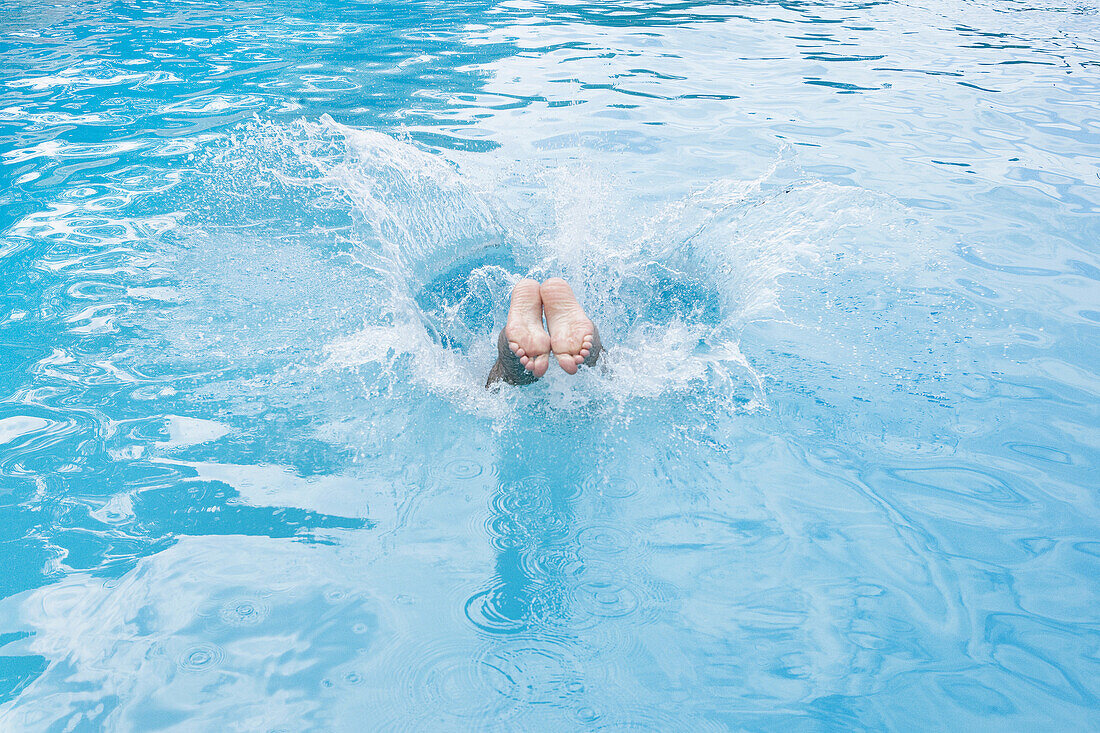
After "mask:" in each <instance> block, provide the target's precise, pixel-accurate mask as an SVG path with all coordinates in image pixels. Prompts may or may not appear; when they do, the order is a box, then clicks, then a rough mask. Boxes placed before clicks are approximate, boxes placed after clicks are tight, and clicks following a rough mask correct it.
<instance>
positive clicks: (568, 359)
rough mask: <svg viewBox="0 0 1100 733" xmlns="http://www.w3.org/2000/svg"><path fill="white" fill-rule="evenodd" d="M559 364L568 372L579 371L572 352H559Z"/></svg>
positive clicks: (574, 372)
mask: <svg viewBox="0 0 1100 733" xmlns="http://www.w3.org/2000/svg"><path fill="white" fill-rule="evenodd" d="M556 356H557V357H558V364H560V365H561V368H562V369H564V370H565V372H566V374H576V373H577V362H576V361H574V360H573V355H572V354H557V355H556Z"/></svg>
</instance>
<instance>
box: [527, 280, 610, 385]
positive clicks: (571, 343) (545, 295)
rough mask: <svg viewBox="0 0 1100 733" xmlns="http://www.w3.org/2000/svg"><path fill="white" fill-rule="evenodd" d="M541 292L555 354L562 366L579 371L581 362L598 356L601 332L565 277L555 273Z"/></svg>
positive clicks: (543, 285)
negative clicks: (557, 275) (563, 278)
mask: <svg viewBox="0 0 1100 733" xmlns="http://www.w3.org/2000/svg"><path fill="white" fill-rule="evenodd" d="M540 292H541V295H542V308H543V310H544V311H545V313H546V325H547V327H548V328H549V330H550V345H551V347H552V348H553V349H554V356H556V357H557V358H558V364H561V368H562V369H564V370H565V371H566V372H568V373H569V374H576V373H577V369H578V368H579V367H580V365H581V364H584V363H586V362H587V363H589V364H592V363H594V362H595V359H596V357H597V356H599V353H600V336H599V332H598V331H597V330H596V326H595V324H593V323H592V321H591V320H589V318H588V316H586V315H585V314H584V308H582V307H581V304H580V303H578V302H577V296H575V295H573V289H572V288H570V287H569V283H567V282H565V280H562V279H561V278H560V277H552V278H550V279H549V280H547V281H546V282H544V283H543V284H542V287H541V288H540Z"/></svg>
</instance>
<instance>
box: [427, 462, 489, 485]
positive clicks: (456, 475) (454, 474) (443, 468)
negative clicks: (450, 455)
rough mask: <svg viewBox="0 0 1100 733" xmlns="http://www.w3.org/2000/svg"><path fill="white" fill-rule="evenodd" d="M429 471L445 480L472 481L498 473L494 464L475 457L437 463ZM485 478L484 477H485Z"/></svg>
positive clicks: (437, 477)
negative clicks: (483, 462)
mask: <svg viewBox="0 0 1100 733" xmlns="http://www.w3.org/2000/svg"><path fill="white" fill-rule="evenodd" d="M429 473H430V474H431V475H432V476H434V477H435V478H436V479H440V480H444V481H472V480H474V479H476V478H480V477H487V478H491V477H492V476H494V475H495V474H496V468H495V467H494V466H492V465H488V466H486V465H484V464H482V463H480V462H479V461H477V460H475V459H473V458H465V457H464V458H455V459H453V460H450V461H447V462H446V463H443V464H440V465H435V466H433V467H432V468H431V469H429ZM483 480H484V479H483Z"/></svg>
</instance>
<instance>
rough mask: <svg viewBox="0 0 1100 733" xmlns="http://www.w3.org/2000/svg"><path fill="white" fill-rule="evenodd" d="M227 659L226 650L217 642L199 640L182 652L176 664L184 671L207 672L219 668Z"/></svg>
mask: <svg viewBox="0 0 1100 733" xmlns="http://www.w3.org/2000/svg"><path fill="white" fill-rule="evenodd" d="M224 660H225V651H224V650H223V649H222V648H221V647H220V646H218V645H217V644H211V643H210V642H205V641H204V642H199V643H197V644H192V645H191V646H189V647H187V648H186V649H184V650H183V652H181V653H180V655H179V657H178V658H177V659H176V666H177V667H179V669H180V670H182V671H184V672H206V671H208V670H211V669H217V668H218V667H219V666H220V665H221V663H222V662H223V661H224Z"/></svg>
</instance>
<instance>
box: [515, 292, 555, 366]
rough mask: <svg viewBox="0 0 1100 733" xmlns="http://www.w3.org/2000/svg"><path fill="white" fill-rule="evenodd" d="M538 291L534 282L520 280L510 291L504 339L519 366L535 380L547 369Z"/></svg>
mask: <svg viewBox="0 0 1100 733" xmlns="http://www.w3.org/2000/svg"><path fill="white" fill-rule="evenodd" d="M542 309H543V303H542V288H541V286H540V285H539V284H538V282H537V281H535V280H520V281H519V282H518V283H517V284H516V286H515V287H514V288H512V302H511V305H509V307H508V323H507V324H506V325H505V326H504V337H505V338H506V339H507V340H508V348H509V349H510V350H511V351H512V353H513V354H515V355H516V357H518V358H519V362H520V364H522V365H523V368H524V369H526V370H527V371H528V372H530V373H531V374H533V375H534V376H535V377H541V376H542V375H544V374H546V369H547V368H548V367H549V366H550V335H549V334H547V333H546V329H545V328H544V327H543V325H542Z"/></svg>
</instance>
